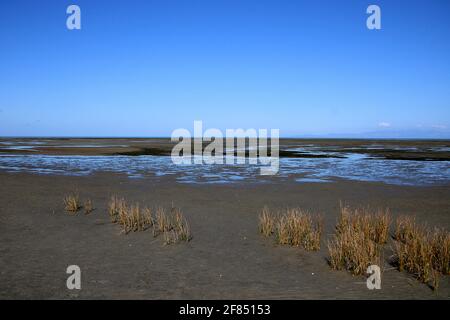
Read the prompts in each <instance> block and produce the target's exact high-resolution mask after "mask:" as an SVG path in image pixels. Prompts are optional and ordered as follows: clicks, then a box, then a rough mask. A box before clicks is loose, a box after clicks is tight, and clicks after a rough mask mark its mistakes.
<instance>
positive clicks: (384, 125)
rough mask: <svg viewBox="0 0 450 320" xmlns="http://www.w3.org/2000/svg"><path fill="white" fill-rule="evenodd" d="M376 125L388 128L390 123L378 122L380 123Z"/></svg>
mask: <svg viewBox="0 0 450 320" xmlns="http://www.w3.org/2000/svg"><path fill="white" fill-rule="evenodd" d="M378 126H379V127H380V128H389V127H390V126H391V124H390V123H389V122H380V123H379V124H378Z"/></svg>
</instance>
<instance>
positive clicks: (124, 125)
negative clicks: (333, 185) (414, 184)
mask: <svg viewBox="0 0 450 320" xmlns="http://www.w3.org/2000/svg"><path fill="white" fill-rule="evenodd" d="M70 4H77V5H79V6H80V8H81V15H82V16H81V20H82V29H81V30H74V31H69V30H68V29H67V28H66V18H67V16H68V15H67V14H66V8H67V6H68V5H70ZM369 4H378V5H379V6H380V7H381V11H382V30H380V31H371V30H368V29H367V28H366V19H367V17H368V15H367V14H366V8H367V6H368V5H369ZM0 40H1V42H0V135H1V136H7V135H14V136H24V135H26V136H169V135H170V134H171V132H172V130H174V129H176V128H180V127H184V128H187V129H190V130H193V129H192V126H193V121H194V120H203V122H204V126H205V127H207V128H210V127H216V128H220V129H225V128H238V127H242V128H279V129H280V130H281V135H282V136H310V135H313V136H316V135H317V136H328V135H332V136H360V137H366V136H371V135H378V136H392V137H408V136H414V137H416V136H417V137H440V138H443V137H447V138H450V1H448V0H440V1H439V0H423V1H422V0H421V1H414V0H408V1H400V0H395V1H392V0H390V1H379V0H372V1H363V0H341V1H320V0H318V1H317V0H316V1H313V0H310V1H300V0H297V1H284V0H281V1H280V0H273V1H266V0H254V1H253V0H240V1H237V0H226V1H225V0H224V1H222V0H207V1H194V0H183V1H181V0H180V1H174V0H156V1H148V0H145V1H132V0H131V1H124V0H120V1H119V0H118V1H99V0H71V1H65V0H54V1H48V0H47V1H21V0H17V1H1V2H0Z"/></svg>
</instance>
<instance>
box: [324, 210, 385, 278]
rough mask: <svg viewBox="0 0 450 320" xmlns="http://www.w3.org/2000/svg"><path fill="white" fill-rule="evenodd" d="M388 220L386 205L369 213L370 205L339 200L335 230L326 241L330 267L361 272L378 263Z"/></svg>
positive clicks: (356, 273)
mask: <svg viewBox="0 0 450 320" xmlns="http://www.w3.org/2000/svg"><path fill="white" fill-rule="evenodd" d="M390 221H391V217H390V214H389V210H387V209H386V210H378V211H376V212H375V213H372V212H370V210H369V209H351V208H349V207H347V206H342V204H341V209H340V217H339V220H338V222H337V225H336V234H335V235H334V238H333V239H332V240H331V241H329V242H328V252H329V255H330V257H329V263H330V266H331V268H332V269H335V270H343V269H344V270H348V271H350V272H351V273H352V274H353V275H362V274H365V273H366V270H367V267H368V266H369V265H372V264H377V265H379V264H380V262H381V249H382V245H383V244H385V243H386V242H387V240H388V236H389V226H390Z"/></svg>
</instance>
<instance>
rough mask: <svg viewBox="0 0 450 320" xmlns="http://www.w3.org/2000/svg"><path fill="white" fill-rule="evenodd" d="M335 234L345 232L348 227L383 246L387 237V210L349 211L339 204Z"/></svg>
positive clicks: (388, 215)
mask: <svg viewBox="0 0 450 320" xmlns="http://www.w3.org/2000/svg"><path fill="white" fill-rule="evenodd" d="M340 211H341V212H340V217H339V220H338V223H337V225H336V232H337V233H341V232H346V229H347V228H348V227H351V228H353V229H354V230H357V231H359V232H362V233H364V236H365V237H366V238H368V239H370V240H372V241H374V242H375V243H377V244H385V243H386V242H387V240H388V237H389V226H390V223H391V216H390V213H389V209H386V210H381V209H378V210H377V211H376V212H374V213H372V212H371V210H370V209H369V208H363V209H351V208H350V207H348V206H343V205H342V204H341V208H340Z"/></svg>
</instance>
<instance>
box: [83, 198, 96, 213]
mask: <svg viewBox="0 0 450 320" xmlns="http://www.w3.org/2000/svg"><path fill="white" fill-rule="evenodd" d="M83 208H84V214H90V213H91V212H92V211H94V205H93V204H92V201H91V199H88V200H86V201H85V202H84V205H83Z"/></svg>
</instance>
